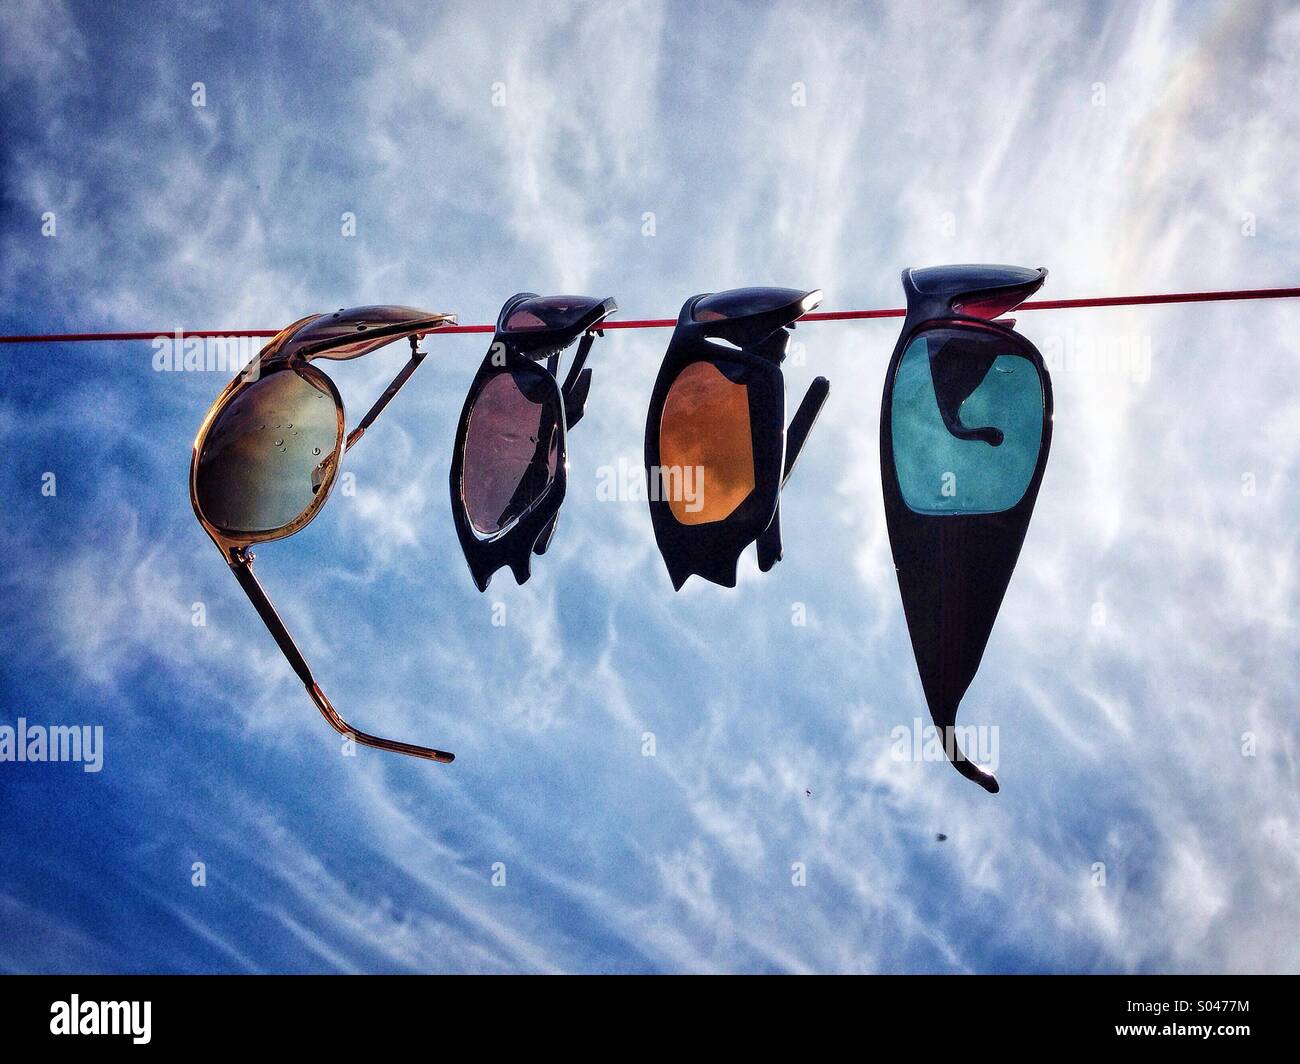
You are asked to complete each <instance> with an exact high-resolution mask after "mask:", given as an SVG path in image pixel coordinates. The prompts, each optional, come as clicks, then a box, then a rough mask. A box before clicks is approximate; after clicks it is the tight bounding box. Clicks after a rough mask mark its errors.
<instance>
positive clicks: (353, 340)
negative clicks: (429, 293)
mask: <svg viewBox="0 0 1300 1064" xmlns="http://www.w3.org/2000/svg"><path fill="white" fill-rule="evenodd" d="M455 322H456V316H455V315H454V314H449V313H432V312H429V311H423V310H416V309H414V308H411V307H398V306H369V307H354V308H352V309H340V310H338V311H336V312H334V313H333V314H315V315H309V316H308V317H305V318H300V319H299V320H298V321H295V322H294V323H293V324H291V325H289V326H287V327H286V328H284V329H282V330H281V331H280V332H279V333H277V334H276V335H275V336H274V337H272V338H271V339H270V340H269V341H268V342H267V344H266V346H265V347H263V348H262V350H261V351H260V352H259V353H258V355H257V357H256V358H255V359H253V361H252V362H250V363H249V365H248V366H247V367H245V368H244V369H243V370H241V371H240V373H239V374H238V375H237V376H236V377H235V378H234V380H232V381H231V382H230V383H229V384H228V385H226V387H225V390H224V391H222V393H221V395H219V396H218V397H217V399H216V401H215V402H214V403H213V404H212V406H211V407H210V408H209V410H208V412H207V414H206V415H205V417H204V419H203V423H202V424H201V425H200V426H199V431H198V434H197V435H196V436H195V438H194V446H193V450H192V452H191V455H190V505H191V506H193V508H194V515H195V517H197V518H198V520H199V524H200V525H202V526H203V530H204V531H205V532H207V534H208V536H209V537H210V538H211V539H212V542H213V543H215V544H216V546H217V549H218V550H219V551H220V552H221V556H222V558H223V559H224V560H225V562H226V564H227V565H228V566H229V567H230V571H231V572H232V573H234V575H235V579H236V580H237V581H238V582H239V586H240V587H241V588H243V590H244V594H246V595H247V596H248V599H249V601H250V602H251V603H252V604H253V608H254V609H256V610H257V614H258V616H259V617H261V618H262V621H263V623H264V624H265V625H266V627H267V629H268V630H269V631H270V633H271V635H272V637H273V638H274V639H275V641H276V643H277V644H278V645H279V647H280V650H281V651H282V652H283V653H284V656H285V658H286V659H287V660H288V662H289V664H290V665H291V666H292V667H293V671H294V672H295V674H297V676H298V679H300V680H301V681H302V682H303V685H304V686H305V687H306V689H307V694H308V695H309V696H310V698H311V700H312V702H313V703H314V704H315V706H316V708H317V709H319V710H320V713H321V715H322V716H323V717H324V718H325V720H326V721H327V722H328V723H329V725H330V727H331V728H333V729H334V730H335V731H336V732H338V733H339V734H340V735H343V736H345V737H347V738H349V739H351V740H353V741H354V742H356V743H358V744H360V745H362V746H370V747H374V748H375V749H377V750H390V751H393V752H394V753H399V754H407V755H409V756H411V757H420V758H425V759H427V760H429V761H438V762H442V763H448V762H451V761H452V760H454V759H455V755H454V754H451V753H448V752H447V751H445V750H436V749H433V748H432V747H427V746H416V745H414V744H412V743H404V742H398V741H396V740H394V739H383V738H380V737H379V736H376V735H370V734H368V733H366V732H363V731H360V730H359V729H357V728H354V727H352V725H350V724H349V723H348V722H347V721H346V720H344V719H343V717H341V716H340V715H339V713H338V711H337V710H336V709H335V708H334V706H333V705H332V704H331V703H330V700H329V699H328V698H327V697H326V695H325V692H324V691H323V690H321V687H320V684H319V683H317V682H316V678H315V676H314V675H313V673H312V670H311V666H310V665H308V664H307V660H306V658H305V657H303V654H302V651H301V650H299V649H298V645H297V643H295V642H294V639H293V636H291V635H290V634H289V630H288V628H286V627H285V624H284V622H283V621H282V620H281V619H280V615H279V614H278V613H277V612H276V609H275V606H274V604H273V603H272V602H271V599H270V597H269V596H268V595H267V593H266V591H265V590H264V589H263V587H262V585H261V583H260V582H259V581H258V579H257V577H256V576H255V575H254V573H253V559H254V554H253V551H252V550H251V549H250V548H251V547H252V546H253V545H254V544H257V543H267V542H271V541H273V540H277V539H285V538H286V537H288V536H292V535H293V534H294V533H295V532H299V531H301V530H302V529H303V528H305V527H306V526H307V525H308V524H309V523H310V522H311V521H312V520H313V519H314V518H315V517H316V515H317V514H318V513H320V511H321V509H322V507H324V505H325V503H326V501H327V500H328V498H329V495H330V492H331V490H332V489H333V487H334V482H335V479H336V477H337V475H338V469H339V463H340V461H341V459H342V457H343V455H344V454H345V453H346V452H347V451H349V450H351V448H352V447H353V445H354V444H356V442H357V441H358V440H360V439H361V437H362V436H363V435H365V432H366V430H367V429H368V428H370V426H371V425H372V424H374V421H375V419H376V418H377V417H378V416H379V415H380V413H381V412H382V411H383V409H384V407H386V406H387V405H388V403H389V401H390V400H391V399H392V398H393V396H395V395H396V394H397V393H398V392H399V391H400V390H401V388H402V386H403V385H404V384H405V383H406V382H407V381H408V380H410V378H411V375H412V374H413V373H414V372H415V371H416V369H418V368H419V365H420V363H421V362H422V361H423V360H424V358H425V355H426V352H424V351H421V350H420V349H419V342H420V340H421V339H422V338H423V337H424V336H425V335H427V334H429V333H433V332H436V331H437V330H438V329H440V328H441V327H443V326H446V325H454V324H455ZM403 338H405V339H408V340H409V341H410V345H411V356H410V358H409V359H408V360H407V362H406V364H405V365H404V366H403V367H402V369H401V370H400V371H399V372H398V373H397V376H395V377H394V378H393V380H392V382H391V383H390V384H389V385H388V387H387V388H386V389H384V392H383V394H381V395H380V396H379V398H378V399H377V400H375V402H374V404H373V405H372V406H371V407H370V409H369V410H368V411H367V412H366V415H365V416H364V417H363V418H362V419H361V420H360V422H358V423H357V426H356V428H354V429H353V430H352V431H351V432H350V433H347V434H346V436H345V435H344V432H345V427H346V426H345V417H344V410H343V399H342V397H341V396H340V395H339V391H338V389H337V388H336V387H335V385H334V382H333V381H332V380H330V378H329V377H328V376H327V375H326V374H325V373H323V372H322V371H321V370H319V369H317V368H316V367H315V366H313V365H311V362H312V361H313V360H314V359H330V360H332V361H345V360H349V359H354V358H360V357H361V356H362V355H366V354H369V353H370V352H371V351H375V350H377V349H378V348H380V347H385V346H387V345H388V344H390V343H394V342H395V341H398V340H401V339H403ZM282 372H297V373H299V374H301V375H302V376H303V377H304V378H306V379H307V380H308V381H310V382H311V383H313V384H315V385H316V386H318V387H321V388H322V389H323V390H324V391H326V392H327V393H328V394H329V395H330V396H332V398H333V400H334V409H335V413H336V416H337V434H336V441H335V445H334V450H333V451H332V452H331V454H330V455H328V456H327V457H326V458H324V459H322V461H321V464H320V466H319V467H318V468H319V469H320V471H321V474H322V476H321V481H320V485H319V488H318V489H317V491H316V493H315V497H314V498H313V500H312V502H311V503H310V505H308V506H307V508H306V509H305V510H303V512H302V513H301V514H299V515H298V516H297V517H296V518H295V519H294V520H292V521H290V522H289V523H288V524H285V525H282V526H280V527H279V528H275V529H271V530H269V531H260V532H253V533H249V532H240V531H237V530H231V529H225V528H221V527H219V526H217V525H215V524H214V523H213V522H211V521H209V520H208V518H207V517H206V516H205V515H204V513H203V510H202V507H201V506H200V504H199V493H198V473H199V456H200V454H201V453H202V450H203V444H204V442H205V441H206V439H207V436H208V433H209V432H210V431H211V429H212V426H213V425H214V424H216V423H217V420H218V419H219V418H220V416H221V414H222V412H223V411H224V410H225V409H226V408H227V407H228V406H229V404H230V403H231V402H232V401H233V400H234V399H235V398H236V397H238V396H239V395H241V394H243V393H244V392H245V391H246V390H247V389H249V388H251V387H253V386H254V385H256V383H257V382H258V381H261V380H265V379H266V378H267V377H268V376H269V375H271V374H274V373H282Z"/></svg>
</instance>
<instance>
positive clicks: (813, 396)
mask: <svg viewBox="0 0 1300 1064" xmlns="http://www.w3.org/2000/svg"><path fill="white" fill-rule="evenodd" d="M830 393H831V382H830V381H828V380H827V379H826V378H825V377H818V378H817V379H816V380H815V381H813V382H812V384H810V385H809V386H808V390H807V391H806V392H804V397H803V400H802V402H800V403H799V409H798V410H796V411H795V412H794V417H793V418H791V419H790V427H789V428H788V429H786V431H785V471H784V472H783V473H782V474H781V486H782V487H784V486H785V482H786V481H787V480H789V479H790V474H791V473H793V472H794V464H795V462H797V461H798V460H799V453H800V452H801V451H802V450H803V445H804V444H805V443H807V442H808V433H810V432H812V427H813V425H815V424H816V423H817V415H818V414H820V413H821V411H822V404H823V403H825V402H826V397H827V396H828V395H830Z"/></svg>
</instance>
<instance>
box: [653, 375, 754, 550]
mask: <svg viewBox="0 0 1300 1064" xmlns="http://www.w3.org/2000/svg"><path fill="white" fill-rule="evenodd" d="M659 475H660V477H661V485H662V490H663V491H664V492H665V493H666V496H667V502H668V505H669V507H670V508H671V510H672V513H673V516H674V517H675V518H677V520H678V521H680V522H681V523H682V524H684V525H703V524H708V523H709V522H711V521H722V520H725V519H726V518H727V517H728V516H729V515H730V514H731V513H732V511H734V510H735V509H736V507H737V506H739V505H740V504H741V503H742V502H744V501H745V499H746V498H747V497H748V496H749V493H750V492H752V491H753V490H754V441H753V438H752V437H751V435H750V424H749V388H748V387H747V386H746V385H744V384H737V383H736V382H735V381H732V380H728V379H727V377H726V375H725V374H723V373H722V372H721V371H720V370H719V369H718V367H717V366H716V365H714V364H713V363H712V362H693V363H691V365H689V366H687V367H686V368H685V369H684V370H682V372H681V373H679V374H678V375H677V379H676V380H674V381H673V383H672V387H671V388H669V389H668V397H667V398H666V399H665V400H664V410H663V414H662V416H661V417H660V420H659Z"/></svg>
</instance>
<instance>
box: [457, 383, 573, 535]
mask: <svg viewBox="0 0 1300 1064" xmlns="http://www.w3.org/2000/svg"><path fill="white" fill-rule="evenodd" d="M559 464H560V407H559V402H558V396H557V394H556V388H555V384H554V382H553V381H552V380H551V378H550V376H549V375H548V374H546V373H543V372H542V371H541V370H539V369H535V368H533V367H531V366H528V367H522V368H520V369H514V370H507V371H506V372H503V373H498V374H496V375H494V376H493V377H491V378H489V379H488V382H487V383H486V384H485V385H484V386H483V387H482V388H480V389H479V393H478V395H477V396H476V397H475V399H474V405H473V407H472V408H471V409H470V413H469V425H468V426H467V428H466V430H465V453H464V462H463V467H462V468H463V474H462V477H461V492H462V498H463V499H464V500H465V512H466V514H467V515H468V516H469V520H470V524H472V525H473V526H474V528H475V529H476V530H477V531H478V532H480V533H482V534H483V535H492V534H493V533H495V532H499V531H501V529H503V528H505V527H506V526H507V525H509V524H510V523H511V522H512V521H514V520H515V519H517V518H518V517H520V516H521V515H523V514H525V513H527V512H528V511H529V510H530V509H532V507H533V506H534V505H535V504H536V503H537V502H538V501H539V500H540V499H541V497H542V496H543V495H545V494H546V491H547V489H548V488H550V486H551V482H552V481H553V480H554V479H555V472H556V470H557V469H558V468H559Z"/></svg>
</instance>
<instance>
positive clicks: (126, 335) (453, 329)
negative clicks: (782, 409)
mask: <svg viewBox="0 0 1300 1064" xmlns="http://www.w3.org/2000/svg"><path fill="white" fill-rule="evenodd" d="M1295 298H1300V288H1248V289H1240V290H1237V291H1228V292H1170V293H1167V294H1165V295H1148V296H1094V297H1092V298H1090V299H1039V300H1035V301H1032V302H1029V303H1021V304H1020V306H1018V307H1017V308H1016V312H1019V311H1022V310H1073V309H1075V308H1078V307H1139V306H1149V305H1150V304H1153V303H1218V302H1222V301H1225V300H1232V299H1295ZM906 313H907V311H906V310H904V309H903V308H902V307H889V308H886V309H881V310H830V311H823V312H822V313H820V314H816V313H814V314H805V315H804V316H803V317H802V318H800V319H799V320H800V321H857V320H859V319H863V318H901V317H903V316H904V315H905V314H906ZM676 324H677V319H676V318H640V319H632V320H624V321H617V320H611V321H606V322H604V323H603V324H602V326H601V328H602V329H671V328H672V327H673V326H674V325H676ZM279 331H280V330H279V329H193V330H186V331H185V333H184V335H186V336H200V337H202V336H274V335H276V333H278V332H279ZM493 331H495V327H494V326H492V325H448V326H444V327H443V328H441V329H437V330H435V331H434V333H432V334H430V335H438V336H441V335H443V334H445V333H490V332H493ZM173 333H174V330H172V329H157V330H155V331H153V332H101V333H50V334H46V335H35V336H0V344H35V343H56V342H64V341H74V340H152V339H154V338H155V337H159V336H171V335H173Z"/></svg>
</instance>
